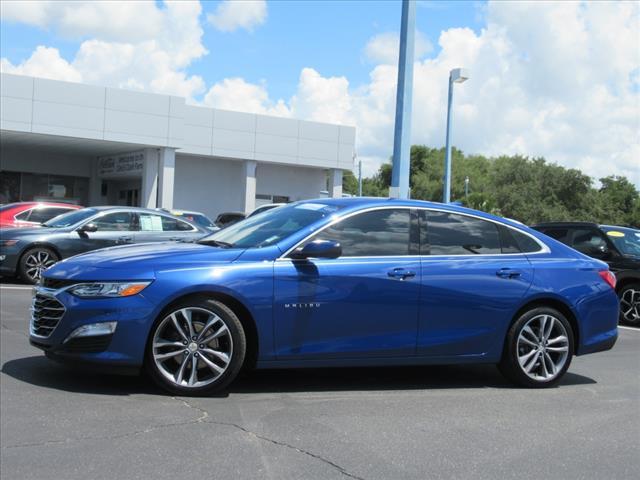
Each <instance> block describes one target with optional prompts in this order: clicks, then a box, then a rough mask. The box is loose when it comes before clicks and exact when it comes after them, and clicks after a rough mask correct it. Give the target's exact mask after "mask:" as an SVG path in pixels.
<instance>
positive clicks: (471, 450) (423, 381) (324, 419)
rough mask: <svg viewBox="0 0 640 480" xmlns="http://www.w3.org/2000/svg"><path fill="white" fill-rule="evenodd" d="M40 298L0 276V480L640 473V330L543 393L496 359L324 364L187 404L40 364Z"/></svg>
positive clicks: (141, 384) (266, 375)
mask: <svg viewBox="0 0 640 480" xmlns="http://www.w3.org/2000/svg"><path fill="white" fill-rule="evenodd" d="M30 295H31V293H30V289H29V288H28V287H26V286H19V285H15V286H14V285H10V284H6V283H5V284H2V285H0V306H1V314H0V317H1V321H2V330H1V332H2V333H1V342H0V359H1V362H2V373H1V375H0V416H1V418H0V447H1V456H0V476H1V477H2V479H3V480H12V479H63V478H64V479H69V480H71V479H87V478H90V479H103V478H104V479H109V480H113V479H146V478H154V479H164V478H167V479H169V478H170V479H177V478H207V479H218V478H224V479H254V478H269V479H271V478H273V479H276V478H277V479H282V478H286V479H288V478H312V479H314V478H318V479H349V478H355V479H367V480H369V479H404V478H407V479H412V478H415V479H426V478H461V479H463V478H475V479H484V478H486V479H496V478H536V479H539V478H563V479H578V478H580V479H588V478H593V479H603V478H608V479H623V478H629V479H631V478H633V479H635V478H640V455H638V444H639V440H640V416H639V415H638V412H639V408H638V407H639V406H640V331H638V330H635V331H634V330H631V329H621V330H620V339H619V341H618V344H617V345H616V346H615V348H614V349H613V350H612V351H609V352H605V353H600V354H596V355H590V356H587V357H581V358H576V359H574V362H573V364H572V366H571V369H570V371H569V373H568V374H567V375H566V377H565V378H564V380H563V382H562V384H561V385H560V386H559V387H558V388H554V389H549V390H538V391H534V390H525V389H520V388H513V387H511V386H510V385H509V384H507V383H506V382H505V380H503V378H502V377H501V376H500V374H499V373H498V372H497V370H496V369H495V368H494V367H491V366H482V367H479V366H472V367H428V368H425V367H420V368H385V369H380V368H376V369H342V370H331V369H321V370H289V371H284V370H283V371H270V372H266V371H265V372H253V373H251V374H248V375H246V376H245V377H244V378H242V379H240V380H239V381H237V382H236V383H235V384H234V385H232V388H231V391H230V392H229V394H228V395H227V396H222V397H214V398H181V397H170V396H167V395H165V394H163V393H162V392H161V391H159V390H158V389H157V388H155V387H154V386H153V385H152V384H151V383H150V381H148V380H146V379H145V378H138V377H117V376H107V375H94V374H91V373H90V372H78V371H73V370H68V369H66V368H64V367H61V366H59V365H57V364H54V363H52V362H50V361H48V360H47V359H45V357H44V356H43V354H42V353H41V352H40V351H38V350H37V349H35V348H32V347H31V346H29V344H28V339H27V329H28V320H27V319H28V307H29V301H30Z"/></svg>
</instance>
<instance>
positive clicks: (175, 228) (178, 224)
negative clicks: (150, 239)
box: [162, 217, 193, 232]
mask: <svg viewBox="0 0 640 480" xmlns="http://www.w3.org/2000/svg"><path fill="white" fill-rule="evenodd" d="M191 230H193V227H192V226H191V225H189V224H188V223H186V222H183V221H182V220H178V219H177V218H169V217H162V231H163V232H189V231H191Z"/></svg>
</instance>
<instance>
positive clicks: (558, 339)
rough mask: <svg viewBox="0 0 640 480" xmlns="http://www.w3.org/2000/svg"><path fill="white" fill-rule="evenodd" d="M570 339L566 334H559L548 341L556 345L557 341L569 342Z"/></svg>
mask: <svg viewBox="0 0 640 480" xmlns="http://www.w3.org/2000/svg"><path fill="white" fill-rule="evenodd" d="M568 342H569V339H568V338H567V337H565V336H564V335H559V336H557V337H555V338H551V339H549V340H548V341H547V345H555V344H556V343H568Z"/></svg>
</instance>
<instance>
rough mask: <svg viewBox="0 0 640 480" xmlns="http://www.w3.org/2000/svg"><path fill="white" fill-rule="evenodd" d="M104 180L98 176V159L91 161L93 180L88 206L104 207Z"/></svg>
mask: <svg viewBox="0 0 640 480" xmlns="http://www.w3.org/2000/svg"><path fill="white" fill-rule="evenodd" d="M103 203H104V202H103V200H102V178H100V176H99V175H98V158H97V157H95V158H92V159H91V178H90V179H89V204H88V205H87V206H96V205H102V204H103Z"/></svg>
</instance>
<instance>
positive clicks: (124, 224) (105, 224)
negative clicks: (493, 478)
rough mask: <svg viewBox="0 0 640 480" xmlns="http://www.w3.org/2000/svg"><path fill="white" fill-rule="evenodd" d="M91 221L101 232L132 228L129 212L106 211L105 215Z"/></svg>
mask: <svg viewBox="0 0 640 480" xmlns="http://www.w3.org/2000/svg"><path fill="white" fill-rule="evenodd" d="M93 223H95V224H96V226H97V227H98V231H101V232H105V231H108V232H110V231H114V232H122V231H129V230H131V229H132V227H131V213H129V212H114V213H107V214H106V215H103V216H101V217H98V218H96V219H95V220H94V222H93Z"/></svg>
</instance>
